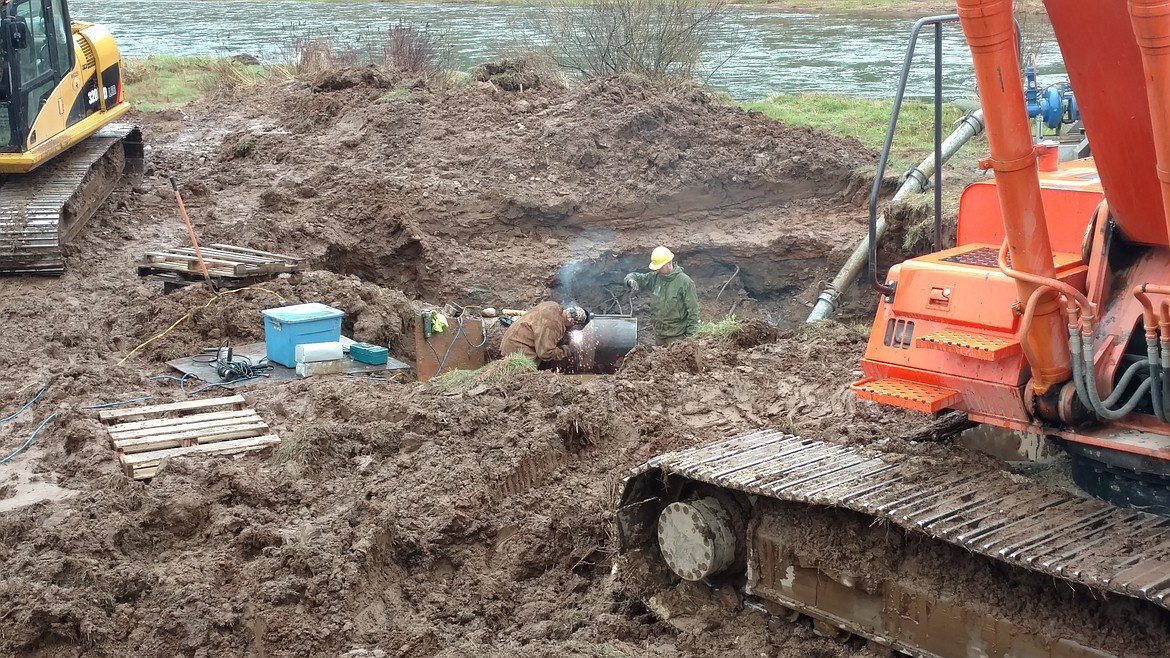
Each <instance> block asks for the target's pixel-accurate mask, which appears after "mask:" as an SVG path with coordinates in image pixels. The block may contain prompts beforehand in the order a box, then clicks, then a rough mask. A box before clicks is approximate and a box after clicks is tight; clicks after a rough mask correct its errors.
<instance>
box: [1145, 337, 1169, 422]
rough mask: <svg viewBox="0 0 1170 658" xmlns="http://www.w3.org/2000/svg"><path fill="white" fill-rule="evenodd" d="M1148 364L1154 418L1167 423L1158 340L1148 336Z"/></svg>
mask: <svg viewBox="0 0 1170 658" xmlns="http://www.w3.org/2000/svg"><path fill="white" fill-rule="evenodd" d="M1146 363H1147V364H1148V365H1149V369H1150V382H1151V383H1150V401H1151V402H1152V403H1153V406H1154V417H1156V418H1157V419H1158V420H1160V421H1162V422H1163V423H1164V422H1166V406H1165V402H1164V401H1163V399H1162V392H1163V388H1164V387H1163V386H1162V364H1161V363H1160V362H1159V354H1158V339H1157V338H1156V337H1154V338H1151V337H1150V336H1146Z"/></svg>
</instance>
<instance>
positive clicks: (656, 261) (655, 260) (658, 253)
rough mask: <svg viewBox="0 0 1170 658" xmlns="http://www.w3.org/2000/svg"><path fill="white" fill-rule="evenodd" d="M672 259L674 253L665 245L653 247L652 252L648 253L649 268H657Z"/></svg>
mask: <svg viewBox="0 0 1170 658" xmlns="http://www.w3.org/2000/svg"><path fill="white" fill-rule="evenodd" d="M672 260H674V254H672V253H670V250H669V249H667V248H666V247H655V248H654V251H653V253H651V254H650V269H652V270H657V269H660V268H661V267H662V266H663V265H666V264H667V263H669V262H670V261H672Z"/></svg>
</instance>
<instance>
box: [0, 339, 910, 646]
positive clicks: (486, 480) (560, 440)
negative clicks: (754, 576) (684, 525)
mask: <svg viewBox="0 0 1170 658" xmlns="http://www.w3.org/2000/svg"><path fill="white" fill-rule="evenodd" d="M794 340H796V341H806V342H808V343H812V344H824V348H825V349H832V348H835V347H841V346H842V343H841V342H840V337H835V336H828V337H826V336H824V335H822V334H810V335H806V336H800V337H794V338H793V339H786V340H785V341H784V342H781V343H772V344H766V345H762V346H760V347H757V348H755V349H753V350H749V351H747V352H737V351H736V350H735V348H734V347H733V346H731V345H729V344H727V343H723V342H719V341H711V342H702V343H693V344H688V345H687V349H683V348H682V347H680V346H677V345H672V346H670V347H669V348H665V349H656V350H653V352H651V353H649V354H643V355H640V356H639V355H635V357H636V358H634V359H632V362H633V363H635V364H640V365H632V366H629V367H627V368H626V369H624V370H623V372H622V373H621V375H620V377H619V378H617V379H616V380H607V379H597V380H578V379H574V378H564V377H559V376H556V375H554V374H552V373H548V372H535V373H524V374H518V375H516V376H515V377H514V378H512V379H510V380H508V381H506V382H504V383H502V384H498V385H495V386H493V387H492V388H490V389H488V390H485V391H481V392H479V393H478V394H477V395H469V394H457V395H451V394H448V393H447V392H445V391H444V390H443V389H441V388H436V387H431V386H402V385H386V384H382V385H379V384H373V383H367V382H360V381H355V380H347V379H338V378H334V379H326V380H319V381H309V380H306V381H298V382H293V383H290V384H287V385H284V386H281V387H277V388H263V389H257V390H254V391H252V392H249V393H247V394H246V395H247V397H248V398H249V400H250V402H251V403H252V404H253V405H254V406H255V407H256V408H257V410H258V411H259V412H260V413H261V414H262V415H263V416H264V417H265V418H266V419H267V420H269V422H270V423H271V424H272V425H273V427H274V429H276V430H277V431H278V432H279V433H280V434H281V435H282V436H283V437H284V442H283V443H282V444H281V445H280V446H279V448H278V450H277V451H276V452H275V454H273V455H271V456H269V457H268V458H267V459H264V458H260V457H256V456H249V457H245V458H242V459H239V460H230V459H222V458H211V459H199V458H183V459H176V460H174V461H172V462H171V463H170V464H169V465H168V466H167V467H166V468H164V469H163V471H162V472H161V473H160V475H159V476H158V477H157V478H155V479H154V481H153V482H151V484H150V485H149V486H145V485H142V484H139V483H130V482H128V481H126V480H125V479H124V478H121V477H119V476H111V477H109V478H94V479H93V480H92V484H91V485H89V487H88V492H87V494H86V495H84V496H80V497H78V498H76V499H74V500H72V501H70V502H68V503H66V504H64V506H61V505H58V506H38V507H34V508H29V509H27V510H25V511H24V512H22V513H21V514H20V515H19V517H16V518H10V522H9V523H7V524H6V525H5V531H4V533H2V534H0V549H2V550H0V559H2V560H3V562H4V565H5V572H6V573H7V574H9V576H8V578H7V579H6V580H5V581H4V583H3V585H0V601H3V602H4V604H5V607H6V609H9V610H13V613H12V614H10V615H8V616H6V617H5V618H4V619H3V620H0V629H2V632H0V638H3V640H2V641H0V642H2V644H0V647H2V649H3V651H5V652H13V653H21V654H26V653H36V654H37V655H45V656H56V655H65V654H66V653H68V652H69V651H72V649H71V648H70V647H74V646H80V647H86V648H91V649H94V650H97V651H99V652H100V653H103V654H117V655H147V654H150V655H157V654H160V653H162V654H168V655H175V654H188V653H190V654H193V655H194V654H197V653H200V652H205V653H206V654H207V655H215V654H242V653H246V652H257V651H260V650H261V649H260V647H263V651H264V652H266V654H267V655H306V654H322V653H329V654H332V655H339V654H341V653H343V652H346V651H350V650H371V651H372V650H373V649H375V648H377V649H380V650H385V651H389V652H390V653H391V654H394V655H402V656H431V655H461V654H465V653H466V652H469V651H482V650H483V649H484V648H485V647H488V646H490V647H494V650H493V651H494V652H496V653H502V652H509V653H514V652H519V653H520V655H532V656H536V655H547V654H548V653H549V652H552V653H558V654H560V655H596V653H595V652H596V650H597V647H602V646H611V647H613V649H614V650H615V651H627V652H629V651H634V652H635V653H639V655H663V656H676V655H722V654H723V652H725V651H728V650H731V649H733V648H735V647H740V646H742V645H741V644H738V643H739V642H742V641H746V642H748V645H749V646H754V647H756V648H758V649H760V650H761V651H774V650H775V647H777V646H779V647H783V646H785V645H786V644H787V643H790V642H793V641H794V640H793V634H799V633H800V632H801V631H800V630H798V629H792V628H786V627H781V628H777V629H775V630H769V629H768V628H767V627H766V626H764V625H763V624H762V620H761V619H758V618H755V617H753V616H751V615H747V616H738V617H737V616H733V615H732V612H733V610H731V609H726V611H725V612H724V613H718V612H714V611H717V610H720V609H723V608H721V607H718V606H717V607H715V608H714V609H713V610H714V611H708V612H705V613H703V614H704V615H707V616H708V617H710V618H709V619H707V621H706V622H704V623H705V624H706V626H705V627H704V629H702V630H705V631H708V632H696V633H678V632H677V630H672V628H673V627H670V626H667V625H665V624H663V623H662V622H660V621H658V620H657V619H656V618H655V617H654V616H653V615H652V614H649V612H648V611H647V610H646V609H645V608H644V607H643V606H642V604H641V603H640V600H639V599H638V598H637V597H636V596H634V594H635V593H634V592H632V591H626V590H625V589H624V587H625V586H624V585H622V584H621V583H615V582H613V581H612V578H611V576H610V571H611V568H610V567H611V565H612V560H613V557H614V545H613V538H612V536H611V533H612V530H611V526H612V509H611V506H610V505H611V502H610V501H611V498H610V496H611V494H612V492H613V488H614V487H615V486H616V485H617V482H618V478H620V476H621V474H622V472H623V470H624V469H625V468H628V467H629V466H631V465H633V464H636V463H638V462H639V461H641V460H644V459H646V458H648V457H649V456H651V455H653V454H657V453H660V452H663V451H665V450H669V449H671V448H675V447H679V446H684V445H692V444H694V443H695V442H697V441H699V440H701V438H703V437H712V436H718V435H720V434H721V433H724V432H728V431H735V430H745V429H748V428H751V427H753V426H756V425H757V424H761V423H769V422H775V421H777V420H781V421H783V419H784V418H786V417H787V416H788V414H789V413H790V412H791V411H793V410H797V409H800V406H799V405H800V403H801V400H800V398H799V397H795V396H786V397H778V396H776V394H775V392H774V391H775V389H774V387H773V382H775V380H776V379H777V376H778V373H783V372H785V371H786V370H787V369H788V368H787V366H786V365H785V364H786V363H790V361H789V360H790V359H794V358H799V357H795V356H793V355H794V350H793V349H792V347H793V345H792V343H791V341H794ZM680 355H685V358H694V359H697V360H699V361H700V362H701V363H703V364H705V366H704V368H705V370H704V371H703V372H701V373H693V372H691V371H690V370H689V369H686V368H682V369H680V368H678V367H677V364H678V362H679V360H680ZM732 364H735V365H732ZM748 364H751V365H748ZM780 379H781V381H783V379H784V376H783V375H781V376H780ZM664 385H665V386H668V388H669V389H670V390H671V391H672V392H671V393H666V394H664V388H663V387H664ZM841 388H842V382H840V381H832V382H830V381H829V380H827V379H826V380H823V381H822V382H821V383H820V384H819V385H817V386H815V387H813V389H810V393H812V394H815V395H817V396H818V397H821V398H822V399H833V398H834V397H835V395H836V393H837V392H839V390H840V389H841ZM606 408H608V409H611V410H613V411H612V413H609V414H606V413H600V412H599V410H600V409H606ZM801 415H802V416H805V415H807V413H805V412H803V411H802V412H801ZM834 416H835V420H834V421H833V423H832V425H833V427H832V428H831V432H825V434H826V435H831V434H836V433H837V430H838V429H839V427H840V425H841V424H842V423H845V424H850V423H853V424H854V425H853V426H854V433H855V434H860V433H867V435H868V436H869V437H873V436H875V435H876V433H877V431H878V430H879V429H880V428H882V427H883V426H884V422H888V421H889V420H890V418H894V417H898V415H897V414H895V415H894V416H888V417H886V418H885V419H884V422H878V423H875V422H872V421H865V420H864V419H860V418H857V417H856V415H855V414H852V413H851V412H850V411H848V410H845V409H842V408H837V409H836V411H835V413H834ZM851 418H852V420H850V419H851ZM63 428H64V431H65V432H66V435H67V436H72V435H74V434H77V435H82V434H89V435H90V437H91V438H89V439H88V440H87V441H86V442H87V443H88V444H89V445H91V446H92V447H93V449H94V451H95V452H96V451H99V450H106V451H107V452H109V451H108V449H106V448H105V447H104V445H101V444H102V442H103V441H102V439H101V438H100V432H99V431H98V429H97V428H96V427H95V423H94V421H93V420H92V416H91V415H89V414H84V413H78V414H75V415H74V416H73V417H71V418H69V419H66V420H64V421H63ZM805 429H806V430H811V429H813V428H812V426H808V427H806V428H805ZM823 429H826V430H828V429H830V427H829V425H828V421H827V420H826V425H825V426H824V427H823ZM806 433H809V432H806ZM64 449H65V447H64V446H60V445H56V444H54V445H53V446H52V447H51V448H50V451H51V452H53V451H61V450H64ZM109 454H110V457H111V459H112V452H110V453H109ZM52 458H53V456H52V455H50V459H52ZM104 466H105V469H106V471H107V472H110V471H112V470H113V465H112V464H110V463H108V462H107V463H106V464H105V465H104ZM700 602H701V600H700ZM710 615H714V616H713V617H711V616H710ZM720 615H722V616H720ZM715 628H721V629H723V630H725V631H729V632H728V633H722V634H716V635H710V633H709V631H711V630H714V629H715ZM733 629H738V630H733ZM697 630H700V629H697ZM745 633H746V637H748V638H751V639H750V640H736V639H734V638H735V637H738V636H740V635H743V634H745ZM647 643H649V645H650V646H651V649H648V651H652V653H648V654H643V653H640V650H635V649H634V647H642V646H646V645H647ZM816 644H817V643H816V642H813V645H816ZM800 646H802V647H807V646H810V645H809V644H808V641H807V640H801V642H800ZM823 646H824V647H825V648H824V650H825V651H829V652H830V653H825V654H824V655H826V656H834V655H838V654H837V653H836V652H837V651H839V650H838V649H836V648H834V645H831V644H829V643H828V642H827V641H826V642H825V644H824V645H823ZM770 647H771V648H770ZM631 655H632V654H631ZM792 655H799V654H792Z"/></svg>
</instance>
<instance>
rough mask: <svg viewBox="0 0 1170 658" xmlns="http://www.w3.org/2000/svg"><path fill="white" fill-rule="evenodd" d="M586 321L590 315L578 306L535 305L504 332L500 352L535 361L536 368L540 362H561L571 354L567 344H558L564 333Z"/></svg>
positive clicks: (547, 303) (570, 348)
mask: <svg viewBox="0 0 1170 658" xmlns="http://www.w3.org/2000/svg"><path fill="white" fill-rule="evenodd" d="M588 322H589V313H588V312H587V311H586V310H585V309H583V308H580V307H578V306H567V307H562V306H561V305H560V304H559V303H557V302H543V303H540V304H537V305H536V306H535V307H533V308H532V309H530V310H529V311H528V312H527V313H525V314H524V315H522V316H520V319H518V320H516V321H515V322H513V323H512V326H510V327H508V330H507V331H505V332H504V337H503V339H502V340H501V341H500V352H501V353H502V354H503V355H504V356H508V355H510V354H515V353H517V352H520V353H521V354H524V355H525V356H527V357H528V358H530V359H532V360H533V361H535V362H536V367H538V368H539V367H540V366H541V364H543V363H549V362H556V361H563V360H565V359H568V358H569V357H571V356H572V355H573V347H572V346H571V345H570V344H566V345H564V346H559V345H558V344H559V343H560V342H561V339H562V338H564V337H565V332H567V331H568V330H569V329H571V328H573V327H577V328H578V329H580V328H582V327H584V326H585V324H586V323H588Z"/></svg>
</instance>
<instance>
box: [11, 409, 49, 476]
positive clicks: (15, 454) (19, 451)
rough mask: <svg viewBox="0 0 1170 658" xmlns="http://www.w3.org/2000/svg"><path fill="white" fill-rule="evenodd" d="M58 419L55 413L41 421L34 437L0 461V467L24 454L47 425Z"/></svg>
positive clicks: (34, 431) (33, 434)
mask: <svg viewBox="0 0 1170 658" xmlns="http://www.w3.org/2000/svg"><path fill="white" fill-rule="evenodd" d="M56 417H57V413H56V412H53V414H52V415H50V416H49V417H48V418H46V419H45V420H43V421H41V424H40V426H39V427H37V428H36V429H35V430H33V433H32V436H30V437H28V441H25V442H24V445H22V446H20V447H19V448H17V449H16V452H14V453H12V454H11V455H8V456H7V457H5V458H4V459H0V466H2V465H4V464H6V463H8V462H9V461H11V460H12V458H13V457H15V456H17V455H19V454H20V453H22V452H24V449H25V448H27V447H29V445H31V444H32V442H33V439H35V438H37V435H38V434H40V433H41V430H43V429H45V425H48V424H49V421H51V420H53V419H54V418H56Z"/></svg>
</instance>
